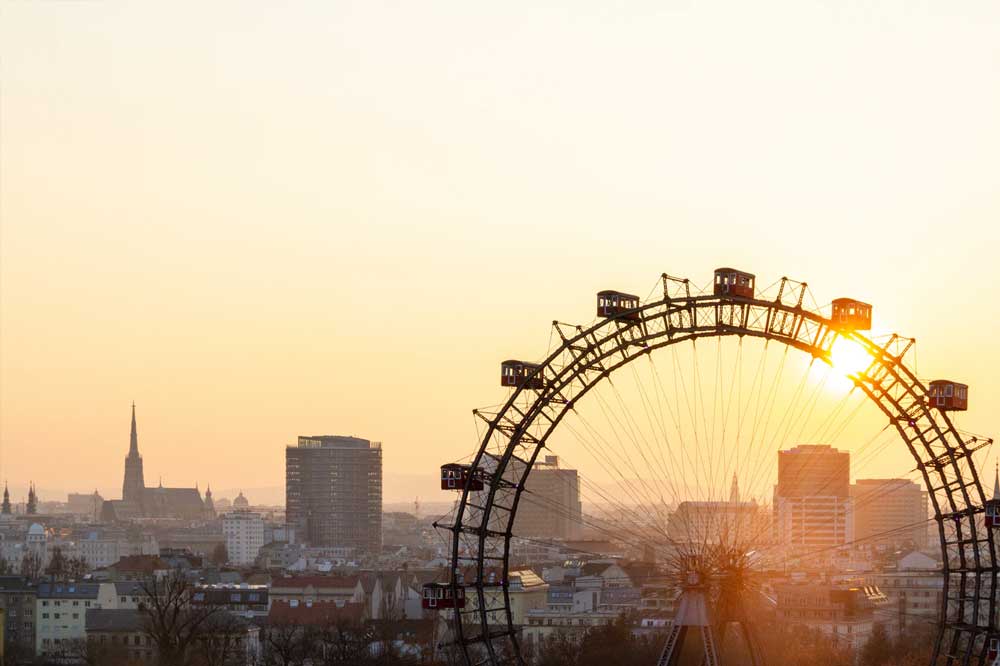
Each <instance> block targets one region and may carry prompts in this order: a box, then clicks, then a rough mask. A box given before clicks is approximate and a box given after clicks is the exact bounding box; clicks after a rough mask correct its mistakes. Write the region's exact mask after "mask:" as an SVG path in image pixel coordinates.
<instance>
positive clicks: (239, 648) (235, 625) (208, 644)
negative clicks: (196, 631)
mask: <svg viewBox="0 0 1000 666" xmlns="http://www.w3.org/2000/svg"><path fill="white" fill-rule="evenodd" d="M246 637H247V623H246V621H244V620H243V619H242V618H239V617H237V616H235V615H232V614H231V613H229V612H222V613H218V614H216V615H213V616H212V617H211V618H209V619H208V621H207V622H206V623H205V626H204V631H203V632H202V635H201V636H199V637H198V639H197V641H196V644H195V646H194V651H193V658H192V660H191V663H192V664H194V665H195V666H245V665H246V661H247V644H246Z"/></svg>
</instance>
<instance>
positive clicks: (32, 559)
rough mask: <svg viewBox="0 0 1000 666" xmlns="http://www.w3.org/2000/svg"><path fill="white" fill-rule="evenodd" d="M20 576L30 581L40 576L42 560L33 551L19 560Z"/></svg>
mask: <svg viewBox="0 0 1000 666" xmlns="http://www.w3.org/2000/svg"><path fill="white" fill-rule="evenodd" d="M21 575H22V576H24V577H25V578H28V579H30V580H38V578H39V577H40V576H41V575H42V558H41V557H40V556H39V555H38V553H36V552H35V551H33V550H29V551H28V552H27V553H25V554H24V557H22V558H21Z"/></svg>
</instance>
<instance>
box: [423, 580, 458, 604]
mask: <svg viewBox="0 0 1000 666" xmlns="http://www.w3.org/2000/svg"><path fill="white" fill-rule="evenodd" d="M457 591H458V596H457V597H456V596H454V592H455V590H452V588H451V585H450V584H448V583H425V584H424V594H423V602H422V603H421V606H423V607H424V608H427V609H429V610H437V609H439V608H465V588H464V587H460V588H458V590H457Z"/></svg>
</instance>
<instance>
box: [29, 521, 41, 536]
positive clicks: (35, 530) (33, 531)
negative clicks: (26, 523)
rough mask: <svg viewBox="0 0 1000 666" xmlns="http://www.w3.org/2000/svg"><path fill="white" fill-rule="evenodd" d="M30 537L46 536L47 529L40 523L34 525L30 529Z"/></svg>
mask: <svg viewBox="0 0 1000 666" xmlns="http://www.w3.org/2000/svg"><path fill="white" fill-rule="evenodd" d="M28 536H45V528H44V527H42V526H41V525H39V524H38V523H32V524H31V527H29V528H28Z"/></svg>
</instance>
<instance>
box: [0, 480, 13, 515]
mask: <svg viewBox="0 0 1000 666" xmlns="http://www.w3.org/2000/svg"><path fill="white" fill-rule="evenodd" d="M0 513H2V514H3V515H5V516H9V515H10V514H11V510H10V490H9V489H8V488H7V484H6V483H4V484H3V507H2V508H0Z"/></svg>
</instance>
